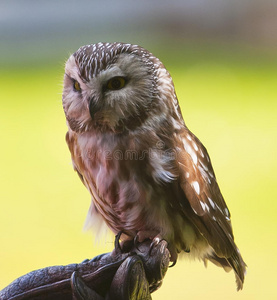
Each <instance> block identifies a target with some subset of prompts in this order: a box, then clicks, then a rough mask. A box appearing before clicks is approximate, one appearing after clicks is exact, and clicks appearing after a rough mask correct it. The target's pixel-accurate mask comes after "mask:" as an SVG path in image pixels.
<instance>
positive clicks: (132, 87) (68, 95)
mask: <svg viewBox="0 0 277 300" xmlns="http://www.w3.org/2000/svg"><path fill="white" fill-rule="evenodd" d="M161 69H162V68H161V62H160V61H159V60H158V59H157V58H156V57H154V56H152V54H150V53H149V52H148V51H146V50H144V49H143V48H140V47H139V46H134V45H128V44H120V43H114V44H108V43H106V44H102V43H99V44H95V45H89V46H84V47H81V48H80V49H79V50H78V51H77V52H75V53H74V54H73V55H71V56H70V58H69V59H68V61H67V62H66V67H65V76H64V90H63V107H64V111H65V114H66V118H67V121H68V125H69V127H70V128H71V130H73V131H76V132H84V131H91V130H101V131H106V130H108V131H114V132H121V131H122V130H123V128H132V127H135V126H138V125H139V124H140V123H141V122H143V121H144V119H145V118H147V117H148V116H147V114H148V112H150V111H152V110H153V108H154V107H158V106H159V105H158V104H157V99H158V98H160V95H159V90H163V91H164V85H165V84H167V81H169V82H168V85H169V84H172V82H171V77H170V76H169V74H168V73H167V72H165V73H164V74H159V73H158V72H157V70H159V72H161V71H160V70H161ZM164 70H165V69H164ZM165 78H167V80H165ZM162 86H163V87H162ZM165 99H168V97H165ZM161 106H163V105H161Z"/></svg>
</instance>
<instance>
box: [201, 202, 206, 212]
mask: <svg viewBox="0 0 277 300" xmlns="http://www.w3.org/2000/svg"><path fill="white" fill-rule="evenodd" d="M200 204H201V206H202V209H203V210H204V211H205V210H206V205H205V203H204V202H202V201H200Z"/></svg>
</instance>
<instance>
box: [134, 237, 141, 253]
mask: <svg viewBox="0 0 277 300" xmlns="http://www.w3.org/2000/svg"><path fill="white" fill-rule="evenodd" d="M134 247H135V248H136V249H137V250H138V251H140V250H139V238H138V235H136V236H135V237H134Z"/></svg>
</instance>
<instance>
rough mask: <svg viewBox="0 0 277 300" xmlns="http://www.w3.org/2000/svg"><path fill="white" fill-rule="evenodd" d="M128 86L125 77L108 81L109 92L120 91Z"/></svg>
mask: <svg viewBox="0 0 277 300" xmlns="http://www.w3.org/2000/svg"><path fill="white" fill-rule="evenodd" d="M125 84H126V79H125V78H124V77H119V76H117V77H114V78H112V79H110V80H109V81H108V84H107V88H108V89H109V90H120V89H122V88H123V87H124V86H125Z"/></svg>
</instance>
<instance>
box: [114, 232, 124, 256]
mask: <svg viewBox="0 0 277 300" xmlns="http://www.w3.org/2000/svg"><path fill="white" fill-rule="evenodd" d="M122 233H123V231H119V233H118V234H117V235H116V236H115V240H114V248H115V250H116V251H117V250H118V251H120V252H122V248H121V246H120V242H119V241H120V237H121V235H122Z"/></svg>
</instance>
